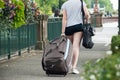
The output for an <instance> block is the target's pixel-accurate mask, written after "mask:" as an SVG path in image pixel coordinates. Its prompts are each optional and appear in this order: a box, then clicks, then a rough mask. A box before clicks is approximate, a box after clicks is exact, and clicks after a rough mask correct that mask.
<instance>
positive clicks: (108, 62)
mask: <svg viewBox="0 0 120 80" xmlns="http://www.w3.org/2000/svg"><path fill="white" fill-rule="evenodd" d="M119 53H120V52H119ZM119 53H118V54H115V55H109V56H107V57H104V58H101V59H99V60H97V61H96V62H95V63H91V62H87V63H86V64H85V70H84V73H83V76H82V78H83V80H120V54H119Z"/></svg>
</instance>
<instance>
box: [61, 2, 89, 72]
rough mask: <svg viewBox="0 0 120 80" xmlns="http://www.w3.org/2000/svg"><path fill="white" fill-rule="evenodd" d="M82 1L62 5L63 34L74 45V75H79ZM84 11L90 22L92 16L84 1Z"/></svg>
mask: <svg viewBox="0 0 120 80" xmlns="http://www.w3.org/2000/svg"><path fill="white" fill-rule="evenodd" d="M81 6H82V4H81V0H68V1H66V2H65V3H64V4H63V5H62V8H61V9H62V14H63V18H62V33H61V35H66V36H67V37H68V38H69V39H70V40H71V42H72V44H73V57H72V69H71V70H72V73H73V74H79V71H78V70H77V62H78V56H79V52H80V43H81V39H82V28H83V27H82V24H83V20H82V11H81ZM83 10H84V12H85V18H86V21H87V22H88V20H89V18H90V14H89V12H88V9H87V7H86V4H85V2H84V1H83Z"/></svg>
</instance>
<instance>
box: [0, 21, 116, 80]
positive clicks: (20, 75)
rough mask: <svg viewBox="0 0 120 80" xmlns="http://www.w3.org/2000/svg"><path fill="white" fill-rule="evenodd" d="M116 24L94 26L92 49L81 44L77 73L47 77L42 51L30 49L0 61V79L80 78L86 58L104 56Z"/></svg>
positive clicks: (76, 79) (61, 79) (55, 79)
mask: <svg viewBox="0 0 120 80" xmlns="http://www.w3.org/2000/svg"><path fill="white" fill-rule="evenodd" d="M112 25H113V26H112ZM116 26H117V24H116V23H110V24H104V26H103V28H102V29H101V28H96V35H95V36H94V37H93V41H94V42H95V46H94V47H93V49H90V50H88V49H85V48H83V47H82V46H81V53H80V57H79V62H78V69H79V71H80V74H79V75H74V74H68V75H67V76H66V77H59V76H56V77H48V76H46V75H45V72H44V71H43V70H42V67H41V58H42V52H41V51H31V52H30V53H25V54H23V55H22V56H21V57H14V58H12V59H11V60H7V61H6V60H5V61H0V80H81V79H80V76H81V74H82V73H83V71H84V67H83V65H84V63H85V62H86V61H88V60H92V61H96V60H97V59H99V58H101V57H104V56H105V55H106V51H108V50H109V49H110V45H106V43H108V42H109V43H110V40H109V39H111V36H112V35H114V34H116V33H117V30H116V29H117V27H116ZM106 40H109V41H106Z"/></svg>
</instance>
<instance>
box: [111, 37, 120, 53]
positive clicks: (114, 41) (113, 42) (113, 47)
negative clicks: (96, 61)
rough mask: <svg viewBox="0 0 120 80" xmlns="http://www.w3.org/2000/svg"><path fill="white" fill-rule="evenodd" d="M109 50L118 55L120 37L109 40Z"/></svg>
mask: <svg viewBox="0 0 120 80" xmlns="http://www.w3.org/2000/svg"><path fill="white" fill-rule="evenodd" d="M111 50H112V52H113V53H117V52H119V53H120V35H117V36H113V37H112V40H111Z"/></svg>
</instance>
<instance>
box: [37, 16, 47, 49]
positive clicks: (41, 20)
mask: <svg viewBox="0 0 120 80" xmlns="http://www.w3.org/2000/svg"><path fill="white" fill-rule="evenodd" d="M47 21H48V16H47V15H39V16H38V26H37V44H36V49H39V50H43V48H44V46H45V44H46V43H47V41H48V40H47V37H48V36H47Z"/></svg>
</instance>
